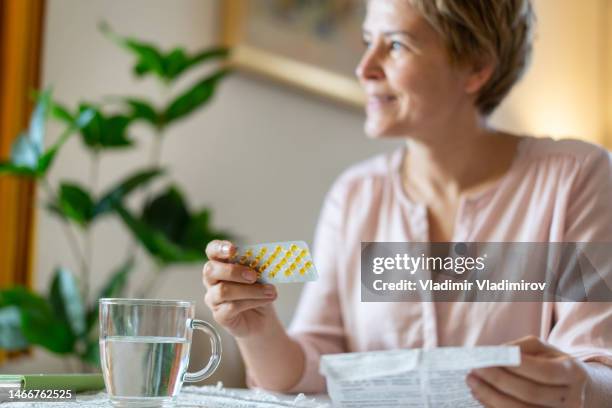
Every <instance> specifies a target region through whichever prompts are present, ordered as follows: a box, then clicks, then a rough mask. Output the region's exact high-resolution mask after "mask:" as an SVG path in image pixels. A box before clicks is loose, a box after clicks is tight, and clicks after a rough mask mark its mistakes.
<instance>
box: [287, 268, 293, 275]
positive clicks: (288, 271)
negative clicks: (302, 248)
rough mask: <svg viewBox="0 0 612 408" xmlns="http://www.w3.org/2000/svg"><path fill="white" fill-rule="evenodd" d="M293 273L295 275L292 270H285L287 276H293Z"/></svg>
mask: <svg viewBox="0 0 612 408" xmlns="http://www.w3.org/2000/svg"><path fill="white" fill-rule="evenodd" d="M291 273H293V271H292V270H290V269H287V270H285V276H291Z"/></svg>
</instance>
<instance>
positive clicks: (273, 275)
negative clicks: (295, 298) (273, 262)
mask: <svg viewBox="0 0 612 408" xmlns="http://www.w3.org/2000/svg"><path fill="white" fill-rule="evenodd" d="M275 276H276V272H274V271H270V273H269V274H268V277H269V278H272V279H274V277H275Z"/></svg>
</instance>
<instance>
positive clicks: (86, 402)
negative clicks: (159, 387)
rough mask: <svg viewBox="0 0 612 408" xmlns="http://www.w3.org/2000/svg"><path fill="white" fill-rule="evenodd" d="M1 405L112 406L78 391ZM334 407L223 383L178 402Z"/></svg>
mask: <svg viewBox="0 0 612 408" xmlns="http://www.w3.org/2000/svg"><path fill="white" fill-rule="evenodd" d="M1 405H2V408H68V407H70V408H74V407H83V406H87V407H88V408H89V407H90V408H109V407H112V405H111V404H110V402H109V401H108V397H107V396H106V394H105V393H98V394H78V395H77V397H76V401H75V400H72V401H62V402H41V401H38V402H3V403H2V404H1ZM331 406H332V405H331V402H330V399H329V398H328V397H327V396H326V395H313V396H304V395H303V394H301V395H282V394H274V393H268V392H264V391H260V390H248V389H244V388H223V387H221V386H220V385H217V386H216V387H215V386H204V387H194V386H186V387H183V389H182V390H181V393H180V395H179V396H178V398H177V400H176V405H175V407H176V408H196V407H206V408H229V407H232V408H278V407H303V408H315V407H316V408H323V407H331Z"/></svg>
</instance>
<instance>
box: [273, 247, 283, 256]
mask: <svg viewBox="0 0 612 408" xmlns="http://www.w3.org/2000/svg"><path fill="white" fill-rule="evenodd" d="M282 249H283V248H282V247H281V246H280V245H277V246H276V248H274V253H275V254H278V253H279V252H280V251H281V250H282Z"/></svg>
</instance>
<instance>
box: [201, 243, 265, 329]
mask: <svg viewBox="0 0 612 408" xmlns="http://www.w3.org/2000/svg"><path fill="white" fill-rule="evenodd" d="M235 252H236V247H235V246H234V245H233V244H232V243H231V242H229V241H211V242H210V243H209V244H208V245H207V246H206V256H208V259H209V261H208V262H206V264H205V265H204V268H203V269H202V281H203V282H204V286H205V287H206V296H205V297H204V300H205V302H206V305H207V306H208V307H209V308H210V310H212V313H213V317H214V319H215V320H216V321H217V323H219V324H220V325H222V326H223V327H225V328H226V329H227V330H228V331H229V332H230V333H231V334H232V335H233V336H235V337H248V336H250V335H253V334H257V333H259V332H261V331H262V330H265V326H266V320H269V319H270V318H274V317H275V316H276V315H275V313H274V308H273V307H272V302H273V301H274V300H275V299H276V289H275V288H274V286H273V285H264V284H261V283H256V282H255V280H256V279H257V272H256V271H254V270H253V269H251V268H248V267H246V266H242V265H238V264H232V263H230V262H229V259H230V258H231V257H232V255H233V254H234V253H235Z"/></svg>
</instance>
